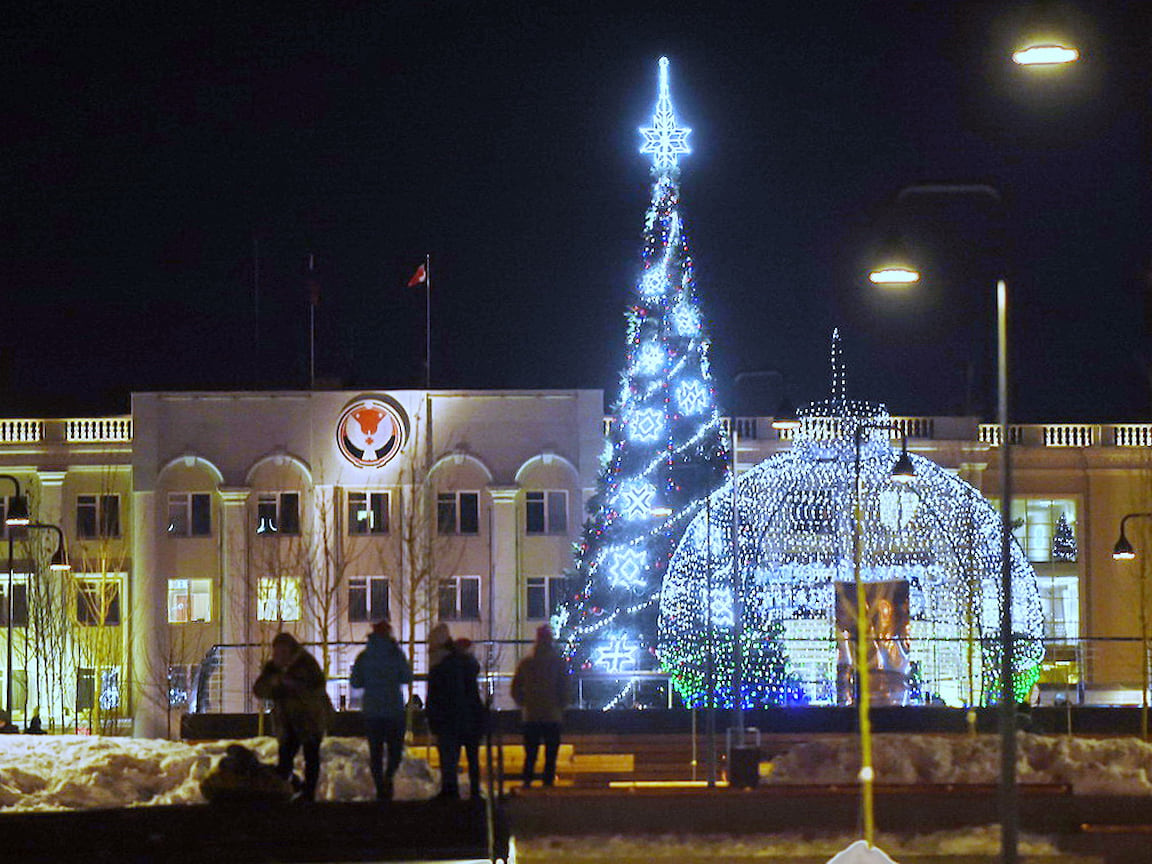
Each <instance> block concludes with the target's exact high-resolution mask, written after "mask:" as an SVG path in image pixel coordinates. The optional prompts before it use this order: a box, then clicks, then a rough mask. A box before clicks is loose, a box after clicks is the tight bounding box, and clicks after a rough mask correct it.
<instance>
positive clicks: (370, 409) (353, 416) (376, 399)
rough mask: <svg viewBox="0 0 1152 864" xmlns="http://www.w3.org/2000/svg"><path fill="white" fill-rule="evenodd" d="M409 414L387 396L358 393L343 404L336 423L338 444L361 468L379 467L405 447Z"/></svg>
mask: <svg viewBox="0 0 1152 864" xmlns="http://www.w3.org/2000/svg"><path fill="white" fill-rule="evenodd" d="M408 431H409V424H408V414H407V413H406V412H405V411H404V408H403V406H401V405H400V403H399V402H397V401H396V400H395V399H392V398H391V397H388V396H357V397H356V398H355V399H353V400H352V401H351V402H349V403H348V404H347V405H345V406H344V410H343V411H342V412H341V414H340V420H339V422H338V423H337V424H336V444H337V445H338V446H339V447H340V452H341V453H342V454H343V456H344V458H345V459H347V460H348V461H349V462H351V463H352V464H353V465H355V466H357V467H359V468H379V467H380V466H382V465H385V464H387V463H388V462H389V461H391V459H392V457H394V456H395V455H396V454H397V453H399V452H400V451H401V450H403V449H404V444H405V443H406V442H407V441H408Z"/></svg>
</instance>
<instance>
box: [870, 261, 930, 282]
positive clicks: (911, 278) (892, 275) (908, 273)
mask: <svg viewBox="0 0 1152 864" xmlns="http://www.w3.org/2000/svg"><path fill="white" fill-rule="evenodd" d="M868 281H869V282H871V283H872V284H873V285H915V284H916V283H917V282H919V281H920V273H919V271H918V270H915V269H913V268H912V267H907V266H905V265H903V264H894V265H891V266H888V267H878V268H877V269H875V270H873V271H872V272H871V273H869V274H868Z"/></svg>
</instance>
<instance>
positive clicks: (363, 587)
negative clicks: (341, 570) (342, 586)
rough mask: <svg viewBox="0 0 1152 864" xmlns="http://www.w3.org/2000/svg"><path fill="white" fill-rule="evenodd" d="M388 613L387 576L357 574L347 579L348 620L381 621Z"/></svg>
mask: <svg viewBox="0 0 1152 864" xmlns="http://www.w3.org/2000/svg"><path fill="white" fill-rule="evenodd" d="M388 617H389V614H388V577H387V576H359V577H353V578H351V579H349V580H348V620H349V621H351V622H354V623H363V622H366V621H382V620H384V619H386V618H388Z"/></svg>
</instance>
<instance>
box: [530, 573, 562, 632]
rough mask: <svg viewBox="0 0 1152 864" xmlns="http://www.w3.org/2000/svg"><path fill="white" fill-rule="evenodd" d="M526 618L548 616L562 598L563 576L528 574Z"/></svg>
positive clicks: (535, 618)
mask: <svg viewBox="0 0 1152 864" xmlns="http://www.w3.org/2000/svg"><path fill="white" fill-rule="evenodd" d="M526 588H527V597H526V600H527V603H526V604H525V605H526V606H527V618H528V619H529V620H536V621H539V620H542V619H545V618H548V617H549V616H550V615H551V614H552V611H553V610H554V609H555V608H556V606H557V605H558V604H559V603H560V601H561V600H562V599H563V598H564V577H563V576H529V577H528V581H527V586H526Z"/></svg>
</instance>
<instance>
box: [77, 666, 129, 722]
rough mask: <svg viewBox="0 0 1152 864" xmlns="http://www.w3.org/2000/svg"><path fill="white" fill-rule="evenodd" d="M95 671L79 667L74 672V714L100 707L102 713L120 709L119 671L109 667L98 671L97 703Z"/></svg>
mask: <svg viewBox="0 0 1152 864" xmlns="http://www.w3.org/2000/svg"><path fill="white" fill-rule="evenodd" d="M96 672H97V670H96V669H92V668H86V667H83V666H81V667H80V668H79V669H77V670H76V712H77V713H80V712H81V711H91V710H92V709H93V708H95V707H96V705H97V704H99V705H100V709H101V710H102V711H113V710H115V709H116V708H119V707H120V670H119V669H117V668H115V667H111V668H108V669H100V670H99V672H100V676H99V678H100V696H99V703H97V697H96V678H97V676H96Z"/></svg>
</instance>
